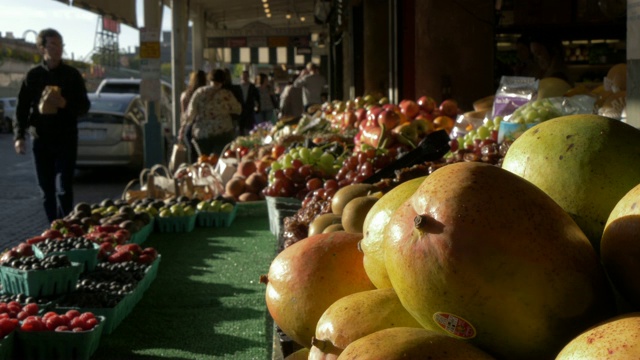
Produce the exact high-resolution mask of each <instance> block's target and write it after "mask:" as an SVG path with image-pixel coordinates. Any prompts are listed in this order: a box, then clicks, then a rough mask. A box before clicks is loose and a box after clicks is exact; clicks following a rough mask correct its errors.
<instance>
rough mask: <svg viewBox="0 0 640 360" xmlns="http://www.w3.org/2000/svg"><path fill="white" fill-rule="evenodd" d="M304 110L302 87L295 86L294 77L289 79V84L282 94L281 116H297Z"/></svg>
mask: <svg viewBox="0 0 640 360" xmlns="http://www.w3.org/2000/svg"><path fill="white" fill-rule="evenodd" d="M303 112H304V105H303V102H302V88H299V87H295V86H293V79H289V82H288V84H287V86H285V87H284V89H283V90H282V93H281V94H280V116H282V117H288V116H291V117H297V116H300V115H302V113H303Z"/></svg>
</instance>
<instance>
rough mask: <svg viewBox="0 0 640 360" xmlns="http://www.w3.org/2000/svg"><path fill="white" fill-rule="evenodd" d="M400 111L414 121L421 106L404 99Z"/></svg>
mask: <svg viewBox="0 0 640 360" xmlns="http://www.w3.org/2000/svg"><path fill="white" fill-rule="evenodd" d="M399 106H400V111H401V112H402V113H403V114H405V115H406V116H407V117H408V118H409V119H413V118H414V117H416V115H418V112H419V111H420V106H419V105H418V104H417V103H416V102H415V101H413V100H409V99H404V100H402V101H400V104H399Z"/></svg>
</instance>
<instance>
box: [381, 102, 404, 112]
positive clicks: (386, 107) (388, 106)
mask: <svg viewBox="0 0 640 360" xmlns="http://www.w3.org/2000/svg"><path fill="white" fill-rule="evenodd" d="M382 109H383V110H390V111H400V108H399V107H398V105H396V104H391V103H389V104H384V105H382Z"/></svg>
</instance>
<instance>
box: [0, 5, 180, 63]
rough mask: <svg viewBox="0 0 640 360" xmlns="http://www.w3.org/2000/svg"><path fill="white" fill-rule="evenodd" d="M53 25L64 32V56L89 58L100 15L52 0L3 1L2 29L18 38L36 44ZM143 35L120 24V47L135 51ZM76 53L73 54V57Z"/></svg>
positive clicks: (165, 25)
mask: <svg viewBox="0 0 640 360" xmlns="http://www.w3.org/2000/svg"><path fill="white" fill-rule="evenodd" d="M136 1H137V7H138V11H137V13H138V26H144V15H143V12H142V2H143V0H136ZM162 20H163V21H162V29H163V30H170V29H171V9H169V8H167V7H165V9H164V11H163V19H162ZM48 27H51V28H54V29H56V30H58V31H59V32H60V34H62V38H63V40H64V44H65V55H64V57H65V58H72V57H73V58H74V59H76V60H79V59H83V58H84V57H86V56H87V55H88V54H89V53H90V52H91V51H92V50H93V48H94V45H95V37H96V30H97V29H99V28H98V15H97V14H94V13H92V12H89V11H86V10H83V9H80V8H77V7H73V6H70V5H66V4H63V3H61V2H58V1H53V0H0V32H1V33H2V36H6V34H7V32H12V33H13V35H14V37H16V38H24V39H25V40H26V41H27V42H33V43H35V40H36V34H37V33H38V32H39V31H40V30H42V29H44V28H48ZM139 41H140V35H139V31H138V30H137V29H134V28H132V27H129V26H127V25H120V35H119V38H118V42H119V44H120V48H121V49H130V51H135V46H137V45H138V44H139ZM72 55H73V56H72Z"/></svg>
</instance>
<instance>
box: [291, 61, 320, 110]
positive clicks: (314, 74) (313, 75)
mask: <svg viewBox="0 0 640 360" xmlns="http://www.w3.org/2000/svg"><path fill="white" fill-rule="evenodd" d="M326 84H327V81H326V79H325V78H324V76H322V75H320V68H319V67H318V65H316V64H314V63H311V62H310V63H308V64H307V66H306V68H305V69H303V70H302V71H301V72H300V75H299V76H298V78H297V79H296V80H295V81H294V82H293V85H294V86H296V87H300V88H302V102H303V104H304V110H305V111H307V110H308V109H309V107H310V106H312V105H320V104H322V92H323V91H324V86H325V85H326Z"/></svg>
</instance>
